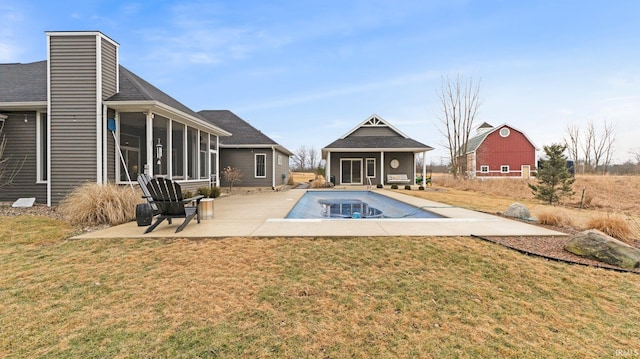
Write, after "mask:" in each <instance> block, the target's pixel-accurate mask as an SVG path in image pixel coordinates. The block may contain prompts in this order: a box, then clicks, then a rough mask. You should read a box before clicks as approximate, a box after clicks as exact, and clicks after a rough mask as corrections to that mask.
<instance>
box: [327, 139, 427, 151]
mask: <svg viewBox="0 0 640 359" xmlns="http://www.w3.org/2000/svg"><path fill="white" fill-rule="evenodd" d="M325 148H327V149H330V148H351V149H364V148H367V149H371V148H378V149H406V148H411V149H421V150H424V151H428V150H432V149H433V147H431V146H427V145H425V144H423V143H421V142H418V141H416V140H414V139H411V138H404V137H395V136H350V137H347V138H341V139H337V140H335V141H333V142H332V143H331V144H329V145H328V146H326V147H325Z"/></svg>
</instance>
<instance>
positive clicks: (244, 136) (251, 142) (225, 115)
mask: <svg viewBox="0 0 640 359" xmlns="http://www.w3.org/2000/svg"><path fill="white" fill-rule="evenodd" d="M198 114H199V115H200V117H202V118H204V119H205V120H206V121H208V122H209V123H211V124H213V125H215V126H217V127H220V128H221V129H223V130H225V131H227V132H231V136H227V137H221V138H220V144H221V145H226V146H256V147H257V146H262V147H264V146H277V147H278V148H279V149H280V150H282V151H283V152H285V153H287V154H290V155H291V154H292V153H291V151H289V150H287V149H286V148H284V147H282V146H280V145H279V144H278V143H277V142H276V141H274V140H272V139H271V138H269V136H267V135H265V134H264V133H262V132H261V131H260V130H258V129H256V128H255V127H253V126H251V124H249V123H248V122H246V121H245V120H243V119H241V118H240V117H238V115H236V114H235V113H233V112H231V111H229V110H202V111H199V112H198Z"/></svg>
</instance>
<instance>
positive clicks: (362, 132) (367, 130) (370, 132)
mask: <svg viewBox="0 0 640 359" xmlns="http://www.w3.org/2000/svg"><path fill="white" fill-rule="evenodd" d="M351 136H353V137H358V136H399V135H398V133H396V132H395V131H394V130H392V129H390V128H389V127H360V128H359V129H357V130H355V131H353V133H351V134H350V135H349V137H351Z"/></svg>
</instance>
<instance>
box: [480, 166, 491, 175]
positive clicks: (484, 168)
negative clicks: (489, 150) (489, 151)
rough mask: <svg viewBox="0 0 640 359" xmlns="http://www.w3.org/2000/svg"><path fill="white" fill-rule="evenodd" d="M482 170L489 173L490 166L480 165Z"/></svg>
mask: <svg viewBox="0 0 640 359" xmlns="http://www.w3.org/2000/svg"><path fill="white" fill-rule="evenodd" d="M480 172H482V173H489V166H486V165H485V166H480Z"/></svg>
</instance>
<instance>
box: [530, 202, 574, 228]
mask: <svg viewBox="0 0 640 359" xmlns="http://www.w3.org/2000/svg"><path fill="white" fill-rule="evenodd" d="M535 218H537V219H538V222H540V223H541V224H545V225H549V226H556V227H564V226H572V225H573V220H572V219H571V216H570V215H569V213H568V212H567V211H565V210H563V209H561V208H557V207H556V208H543V209H541V210H538V211H537V212H536V213H535Z"/></svg>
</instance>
